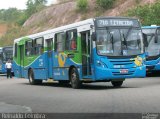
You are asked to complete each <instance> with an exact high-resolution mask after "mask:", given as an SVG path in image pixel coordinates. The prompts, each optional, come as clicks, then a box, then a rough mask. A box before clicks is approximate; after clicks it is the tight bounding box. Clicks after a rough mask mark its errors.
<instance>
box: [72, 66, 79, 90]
mask: <svg viewBox="0 0 160 119" xmlns="http://www.w3.org/2000/svg"><path fill="white" fill-rule="evenodd" d="M70 81H71V86H72V88H74V89H78V88H80V87H81V81H80V80H79V75H78V71H77V69H76V68H72V69H71V72H70Z"/></svg>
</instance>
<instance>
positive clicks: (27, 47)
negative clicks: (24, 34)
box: [25, 40, 34, 56]
mask: <svg viewBox="0 0 160 119" xmlns="http://www.w3.org/2000/svg"><path fill="white" fill-rule="evenodd" d="M32 42H33V41H32V40H29V41H26V43H25V55H26V56H31V55H33V54H34V50H33V43H32Z"/></svg>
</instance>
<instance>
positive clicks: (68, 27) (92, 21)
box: [14, 17, 136, 43]
mask: <svg viewBox="0 0 160 119" xmlns="http://www.w3.org/2000/svg"><path fill="white" fill-rule="evenodd" d="M104 18H105V19H133V20H135V19H136V18H130V17H96V18H90V19H87V20H84V21H80V22H75V23H73V24H69V25H64V26H61V27H57V28H53V29H50V30H47V31H44V32H40V33H36V34H32V35H28V36H24V37H21V38H18V39H15V40H14V43H16V42H19V41H20V40H21V39H23V38H25V37H27V38H33V39H34V38H37V37H42V36H44V35H47V34H51V33H52V34H53V33H56V32H61V31H65V30H67V29H73V28H76V27H80V26H82V25H94V21H95V20H98V19H104Z"/></svg>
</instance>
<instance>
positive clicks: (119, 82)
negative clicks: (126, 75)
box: [111, 81, 123, 87]
mask: <svg viewBox="0 0 160 119" xmlns="http://www.w3.org/2000/svg"><path fill="white" fill-rule="evenodd" d="M111 83H112V85H113V86H114V87H121V86H122V84H123V81H111Z"/></svg>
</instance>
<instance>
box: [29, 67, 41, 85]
mask: <svg viewBox="0 0 160 119" xmlns="http://www.w3.org/2000/svg"><path fill="white" fill-rule="evenodd" d="M28 77H29V83H30V84H31V85H38V84H42V80H35V79H34V72H33V70H32V69H31V70H30V71H29V76H28Z"/></svg>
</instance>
